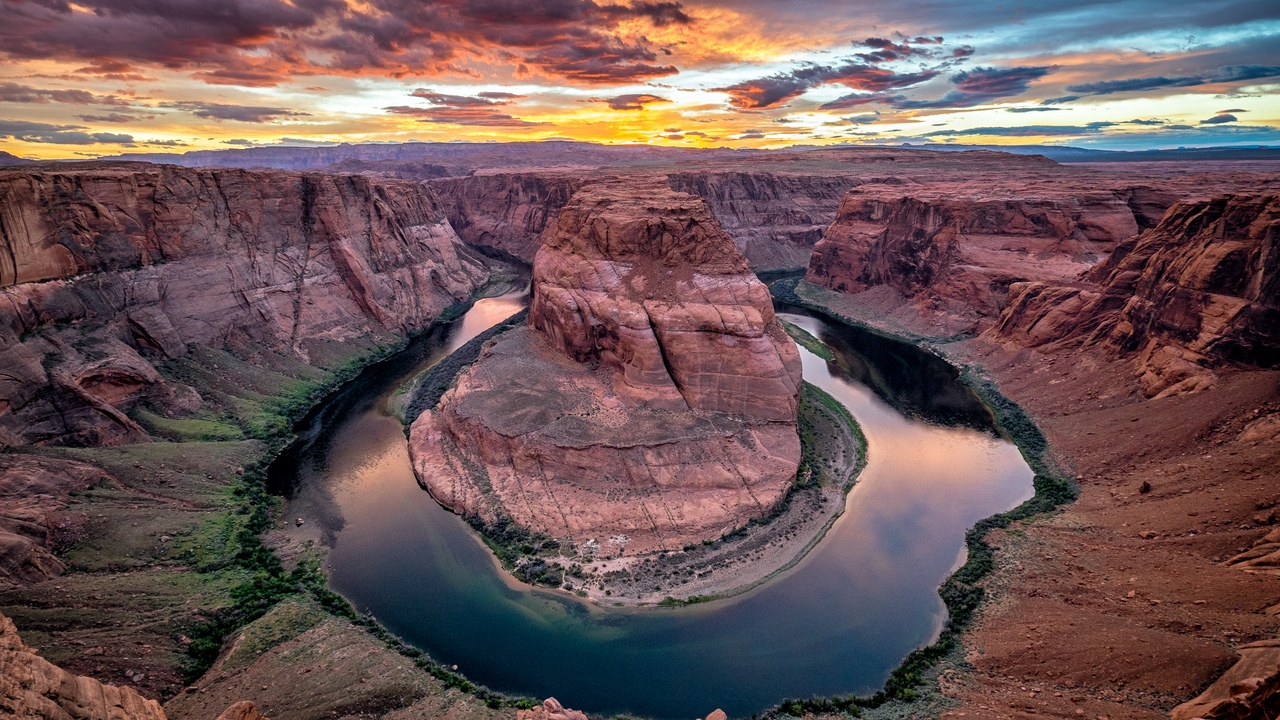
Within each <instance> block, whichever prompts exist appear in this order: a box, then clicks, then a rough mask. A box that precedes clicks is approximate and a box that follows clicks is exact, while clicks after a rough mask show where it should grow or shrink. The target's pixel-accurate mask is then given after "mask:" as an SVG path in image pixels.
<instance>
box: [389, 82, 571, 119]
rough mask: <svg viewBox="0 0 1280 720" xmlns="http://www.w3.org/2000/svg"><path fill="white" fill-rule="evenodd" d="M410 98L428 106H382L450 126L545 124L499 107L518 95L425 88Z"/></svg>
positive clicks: (399, 113) (418, 90)
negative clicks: (448, 92) (523, 117)
mask: <svg viewBox="0 0 1280 720" xmlns="http://www.w3.org/2000/svg"><path fill="white" fill-rule="evenodd" d="M410 95H411V96H412V97H416V98H421V99H423V100H426V101H427V102H428V103H431V107H413V106H407V105H394V106H392V107H387V108H383V109H384V110H386V111H387V112H389V113H392V114H395V115H410V116H413V117H416V118H418V122H428V123H442V124H449V125H477V126H489V127H533V126H537V125H546V123H535V122H529V121H527V120H521V119H520V118H517V117H513V116H511V115H509V114H507V113H505V112H503V111H502V110H501V109H500V108H503V107H505V106H508V105H514V104H515V100H514V98H518V97H521V96H519V95H514V94H512V93H493V92H490V93H480V94H479V95H478V96H475V97H472V96H469V95H448V94H445V93H438V92H435V91H434V90H428V89H426V88H418V89H417V90H414V91H413V92H412V93H410Z"/></svg>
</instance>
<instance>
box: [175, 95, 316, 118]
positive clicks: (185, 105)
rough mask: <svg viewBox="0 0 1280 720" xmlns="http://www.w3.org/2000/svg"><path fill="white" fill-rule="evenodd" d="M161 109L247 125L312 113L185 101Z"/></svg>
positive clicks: (256, 106) (255, 106)
mask: <svg viewBox="0 0 1280 720" xmlns="http://www.w3.org/2000/svg"><path fill="white" fill-rule="evenodd" d="M160 107H165V108H174V109H176V110H186V111H187V112H189V113H191V114H192V115H194V116H196V117H198V118H203V119H205V120H216V121H218V122H222V121H223V120H234V121H235V122H245V123H266V122H271V121H273V120H277V119H280V118H286V117H302V116H306V115H310V113H304V112H297V111H295V110H290V109H288V108H279V107H262V106H259V105H225V104H223V103H213V102H200V101H194V100H183V101H179V102H166V103H160Z"/></svg>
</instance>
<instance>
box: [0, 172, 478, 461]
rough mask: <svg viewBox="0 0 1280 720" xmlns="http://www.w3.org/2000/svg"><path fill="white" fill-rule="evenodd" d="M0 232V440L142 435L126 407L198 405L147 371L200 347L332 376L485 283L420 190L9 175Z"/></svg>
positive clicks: (254, 180)
mask: <svg viewBox="0 0 1280 720" xmlns="http://www.w3.org/2000/svg"><path fill="white" fill-rule="evenodd" d="M0 226H2V228H3V233H0V256H3V257H5V258H7V260H6V261H4V262H0V367H3V368H4V369H5V372H4V373H3V374H0V446H2V445H22V444H33V443H52V444H80V445H111V444H120V443H127V442H137V441H139V440H144V439H146V437H147V434H146V432H144V431H143V430H142V428H140V427H139V426H138V425H137V424H136V423H134V421H133V420H131V419H130V418H129V416H128V415H127V413H128V412H129V411H130V410H131V409H132V408H133V407H134V406H135V405H137V404H138V403H140V402H147V403H149V404H151V405H153V406H155V407H158V408H160V409H162V410H163V411H165V412H167V413H170V414H182V413H183V412H190V411H191V410H193V409H194V408H195V407H196V406H198V405H199V403H200V398H199V397H198V396H196V395H195V394H194V393H193V392H192V391H191V390H190V389H189V388H186V387H183V386H181V385H179V384H171V383H166V382H165V381H163V380H162V378H161V377H160V374H159V373H158V372H157V370H156V368H155V366H154V365H153V363H152V361H159V360H164V359H171V358H176V357H180V356H182V355H184V354H185V353H186V352H187V350H188V347H189V346H190V345H192V344H202V345H207V346H212V347H216V348H223V347H225V348H228V349H232V350H235V351H237V352H239V353H240V354H241V356H243V357H251V356H254V354H255V353H264V352H265V353H271V352H277V353H281V354H283V355H285V356H287V357H289V358H292V359H294V361H298V360H300V361H302V362H305V363H313V364H320V365H323V364H325V363H326V362H327V363H331V364H332V363H335V362H339V361H341V360H342V359H345V356H346V355H349V354H350V353H351V347H349V346H344V345H343V343H344V342H345V341H350V340H352V339H354V338H374V339H384V338H389V337H391V336H394V335H403V334H406V333H409V332H411V331H413V330H417V329H420V328H423V327H425V326H426V325H428V324H429V323H430V322H431V321H433V320H434V319H435V318H436V317H438V316H439V314H440V313H441V311H443V309H444V308H445V307H447V306H448V305H450V304H452V303H454V302H457V301H459V300H462V299H464V298H466V297H468V296H470V294H471V293H472V291H473V290H474V289H475V288H476V287H477V286H478V285H480V284H482V283H483V282H484V281H485V280H486V278H487V272H486V271H485V269H484V267H483V266H482V265H481V263H480V262H479V260H478V258H477V257H476V256H474V255H473V254H472V253H470V251H468V250H467V249H466V248H465V247H464V246H463V245H462V244H461V243H460V241H459V240H458V238H457V236H456V235H455V234H454V233H453V230H452V229H451V228H450V226H449V223H448V221H447V220H446V219H445V217H444V215H443V214H442V213H441V211H440V209H439V207H438V206H437V205H436V203H435V200H434V198H433V196H432V195H431V194H430V192H429V191H428V190H425V189H423V188H422V187H421V186H419V185H414V184H410V183H397V182H374V181H371V180H369V179H368V178H364V177H360V176H340V175H319V174H300V173H282V172H268V173H263V172H256V173H255V172H246V171H238V170H204V171H197V170H187V169H182V168H175V167H168V166H148V165H140V164H119V165H103V164H83V165H74V164H73V165H66V166H62V165H59V166H58V167H57V168H55V169H43V168H36V169H30V168H23V169H20V170H19V169H13V170H5V171H3V172H0ZM256 361H257V362H260V363H263V364H270V363H271V358H270V357H268V356H263V355H259V356H257V360H256Z"/></svg>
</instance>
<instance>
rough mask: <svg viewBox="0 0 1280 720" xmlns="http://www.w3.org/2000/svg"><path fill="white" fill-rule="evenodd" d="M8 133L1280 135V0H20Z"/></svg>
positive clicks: (201, 138) (986, 138)
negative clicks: (615, 0)
mask: <svg viewBox="0 0 1280 720" xmlns="http://www.w3.org/2000/svg"><path fill="white" fill-rule="evenodd" d="M0 58H3V62H2V63H0V150H3V151H7V152H10V153H13V154H14V155H18V156H22V157H31V158H74V157H93V156H99V155H114V154H118V153H122V152H183V151H186V150H198V149H226V148H237V147H252V146H261V145H275V144H286V145H306V144H329V143H336V142H404V141H410V140H421V141H444V142H447V141H475V142H484V141H512V140H543V139H551V138H557V139H564V138H567V139H574V140H587V141H594V142H606V143H647V144H654V145H665V146H678V147H704V146H709V147H744V148H745V147H752V148H773V147H785V146H789V145H804V144H835V143H889V144H899V143H904V142H909V143H926V142H931V143H956V144H1060V145H1073V146H1078V147H1094V148H1102V149H1129V150H1132V149H1146V148H1167V147H1179V146H1186V147H1203V146H1210V145H1280V3H1277V2H1275V0H1261V1H1255V0H1197V1H1196V2H1182V1H1180V0H1119V1H1118V2H1074V3H1068V2H1059V1H1055V0H1019V1H1006V2H1003V3H982V2H967V3H961V2H944V1H942V0H898V1H894V2H863V1H862V0H791V1H789V0H746V1H744V2H729V1H728V0H688V1H685V2H669V1H665V0H653V1H650V0H631V1H630V2H618V3H613V2H609V1H608V0H599V1H592V0H471V1H467V0H82V1H81V2H66V1H64V0H0Z"/></svg>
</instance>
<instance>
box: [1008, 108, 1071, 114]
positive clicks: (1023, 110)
mask: <svg viewBox="0 0 1280 720" xmlns="http://www.w3.org/2000/svg"><path fill="white" fill-rule="evenodd" d="M1061 109H1062V108H1056V107H1011V108H1005V109H1004V111H1005V112H1011V113H1031V112H1054V111H1057V110H1061Z"/></svg>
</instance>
